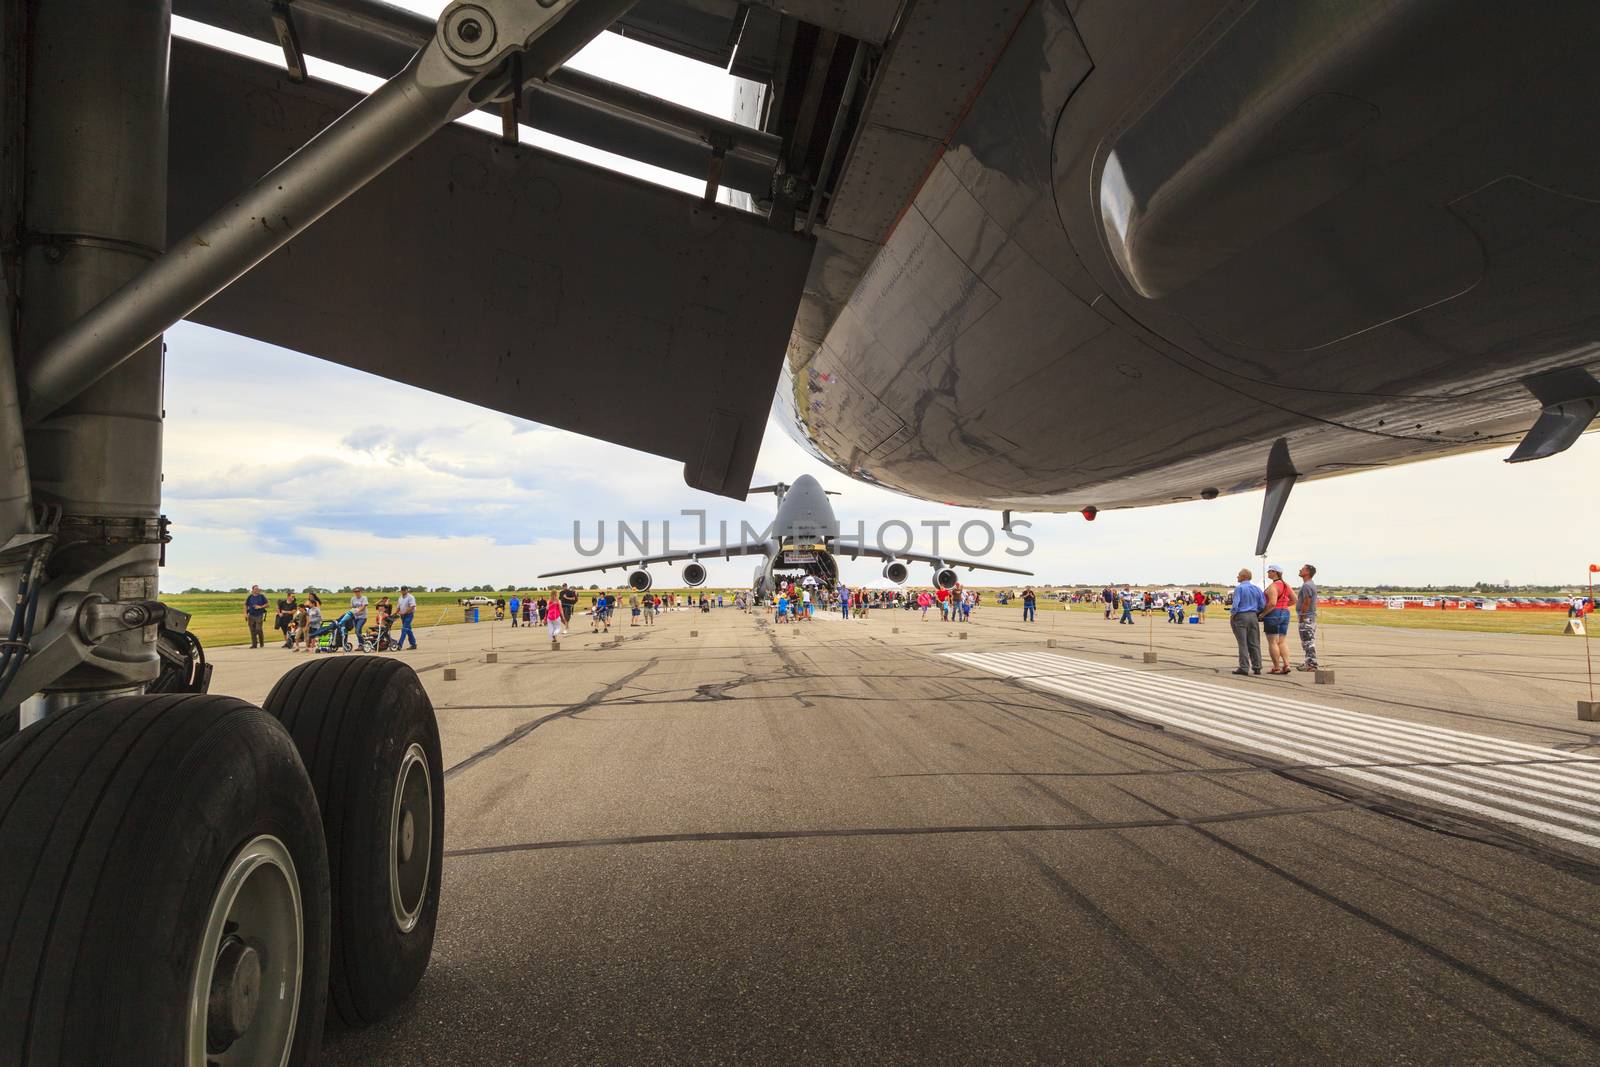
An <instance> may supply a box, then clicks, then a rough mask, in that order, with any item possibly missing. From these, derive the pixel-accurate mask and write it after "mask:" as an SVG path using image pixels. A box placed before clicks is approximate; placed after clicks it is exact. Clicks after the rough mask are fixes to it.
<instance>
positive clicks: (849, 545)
mask: <svg viewBox="0 0 1600 1067" xmlns="http://www.w3.org/2000/svg"><path fill="white" fill-rule="evenodd" d="M835 548H836V549H837V551H838V553H839V554H840V555H846V556H850V557H851V558H854V557H856V556H869V557H871V558H873V559H897V560H899V561H900V562H902V563H932V564H936V565H937V564H940V563H943V564H944V565H945V566H947V567H966V568H967V569H968V570H978V569H982V570H986V571H1003V572H1005V573H1006V574H1026V575H1027V576H1028V577H1030V578H1031V577H1033V572H1032V571H1025V570H1019V569H1018V568H1016V567H1002V566H1000V565H999V564H997V563H985V562H984V561H983V560H981V559H960V558H958V557H956V556H930V555H928V554H926V553H923V552H886V551H884V550H883V549H881V548H879V547H878V546H876V545H868V544H862V543H861V542H858V541H840V542H838V543H837V544H836V545H835Z"/></svg>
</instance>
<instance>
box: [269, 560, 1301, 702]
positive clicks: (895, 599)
mask: <svg viewBox="0 0 1600 1067" xmlns="http://www.w3.org/2000/svg"><path fill="white" fill-rule="evenodd" d="M1316 573H1317V568H1316V567H1314V566H1313V565H1311V564H1309V563H1307V564H1305V565H1304V566H1302V567H1301V568H1300V570H1299V578H1300V585H1299V587H1298V588H1294V589H1291V588H1290V586H1289V583H1288V582H1287V581H1285V580H1284V574H1283V568H1282V567H1280V566H1279V565H1277V564H1271V565H1269V566H1268V567H1267V578H1268V582H1267V585H1266V587H1265V588H1263V587H1261V586H1258V585H1256V584H1255V583H1254V581H1252V578H1253V575H1252V574H1251V572H1250V570H1249V569H1248V568H1246V569H1242V570H1240V571H1239V574H1238V579H1237V580H1238V584H1237V585H1235V586H1234V588H1233V589H1232V591H1230V592H1228V593H1226V594H1222V595H1221V596H1219V595H1218V594H1216V593H1213V592H1208V591H1206V590H1204V589H1195V590H1192V591H1190V590H1181V591H1177V592H1172V591H1167V592H1155V591H1151V590H1145V591H1142V592H1141V591H1135V590H1133V589H1131V588H1129V587H1128V586H1126V585H1124V586H1117V585H1115V584H1111V585H1107V586H1105V587H1104V588H1103V589H1102V590H1101V591H1100V593H1099V594H1098V596H1099V600H1100V602H1101V604H1102V606H1103V609H1104V615H1105V618H1106V620H1107V621H1110V620H1111V619H1113V618H1115V619H1116V620H1117V622H1118V624H1124V625H1132V624H1133V613H1134V612H1136V611H1137V612H1140V613H1141V614H1142V615H1148V614H1150V613H1151V612H1157V613H1165V614H1166V617H1167V622H1169V623H1174V624H1178V625H1183V624H1184V623H1185V622H1188V621H1192V622H1194V623H1203V622H1205V619H1206V609H1207V608H1208V607H1209V606H1211V605H1212V604H1214V603H1217V602H1218V601H1219V600H1220V602H1221V603H1222V604H1223V605H1224V607H1225V608H1227V609H1228V610H1229V612H1230V616H1229V624H1230V626H1231V627H1232V630H1233V635H1234V638H1235V640H1236V643H1237V645H1238V652H1239V666H1238V667H1237V669H1235V670H1234V672H1233V673H1234V674H1239V675H1257V674H1261V673H1262V658H1261V646H1262V643H1263V637H1264V638H1265V644H1266V649H1267V656H1268V658H1269V659H1270V660H1271V663H1272V666H1271V668H1270V669H1269V670H1268V671H1267V673H1268V674H1289V673H1291V672H1292V671H1295V670H1300V671H1315V670H1316V669H1317V586H1316V582H1315V581H1314V579H1315V577H1316ZM329 595H330V597H331V596H332V594H329ZM1094 595H1095V594H1093V593H1092V592H1090V593H1074V594H1072V598H1073V599H1074V600H1080V601H1081V600H1089V599H1092V598H1093V597H1094ZM578 599H579V593H578V591H577V590H576V589H573V588H572V587H571V586H570V585H567V584H563V585H562V586H561V588H560V590H559V591H554V592H551V593H548V594H547V593H539V594H532V593H530V594H527V595H522V594H518V593H512V594H511V595H510V596H509V597H498V598H496V599H495V600H494V602H493V603H494V608H495V616H496V618H502V619H503V618H507V617H508V613H509V619H510V621H511V625H513V626H538V625H540V624H543V625H544V626H545V627H546V628H547V629H548V630H549V633H550V638H551V640H555V639H556V638H558V637H560V636H561V635H563V634H565V633H568V632H570V630H571V626H572V616H573V614H574V612H575V610H576V609H577V606H578ZM589 599H590V608H589V611H588V612H587V614H588V617H589V629H590V632H591V633H599V632H609V631H610V630H611V622H612V619H613V617H614V616H615V615H616V614H617V612H619V611H620V610H621V609H622V607H623V606H624V602H625V603H626V606H627V609H628V616H629V622H628V625H629V626H641V625H642V626H650V625H653V624H654V623H655V621H656V618H657V617H658V616H659V615H660V614H661V613H662V612H663V611H668V610H674V609H681V608H695V607H698V608H699V609H700V610H701V611H710V610H711V608H713V607H723V606H726V605H727V604H728V603H729V598H727V597H725V596H724V595H723V594H721V593H715V594H713V593H705V592H702V593H699V594H698V595H697V594H693V593H690V594H678V593H651V592H648V591H646V592H637V591H635V592H630V593H625V594H623V593H608V592H595V593H591V594H590V598H589ZM1013 599H1020V600H1021V601H1022V618H1023V621H1024V622H1034V621H1036V611H1037V606H1038V594H1037V593H1036V592H1035V591H1034V590H1033V588H1032V587H1031V586H1030V587H1028V588H1025V589H1023V590H1022V592H1021V593H1019V594H1014V595H1008V594H1002V595H1001V596H1000V597H999V602H1000V603H1001V604H1002V605H1004V604H1008V603H1010V602H1011V601H1012V600H1013ZM731 602H732V605H733V606H734V607H736V608H739V609H740V610H744V611H749V610H753V609H754V608H756V607H757V606H758V603H759V602H758V601H757V600H756V599H755V597H754V596H753V595H752V594H748V593H739V594H736V595H734V596H733V597H732V598H731ZM770 602H771V606H772V610H773V618H774V621H776V622H778V623H783V624H789V623H800V622H805V621H809V620H811V619H813V618H815V616H816V612H817V611H819V610H821V611H837V612H839V613H840V614H841V615H842V616H843V617H844V618H846V619H849V618H857V619H862V618H866V617H867V615H868V613H869V612H870V611H873V610H901V611H914V612H916V613H917V614H918V615H919V616H920V618H921V620H922V621H923V622H926V621H927V620H928V618H929V617H930V615H932V614H933V613H934V612H937V613H938V618H939V619H940V620H941V621H943V622H946V623H967V622H970V621H971V620H972V615H973V612H975V611H977V610H978V608H979V607H980V606H981V605H982V603H983V593H982V592H980V591H978V590H973V589H967V588H964V587H963V586H961V585H960V584H959V583H958V584H957V585H955V586H954V587H952V588H949V589H945V588H942V587H934V588H931V589H894V590H883V589H861V588H858V589H852V588H851V587H850V586H849V585H847V584H845V583H843V582H840V583H838V584H837V585H834V586H829V585H827V584H826V583H823V582H819V581H817V580H815V579H806V580H803V581H800V582H794V581H788V582H783V583H780V584H779V586H778V588H777V590H776V593H775V595H774V596H772V598H771V601H770ZM270 607H271V603H270V601H269V600H268V598H267V596H266V594H264V593H263V592H262V591H261V587H260V586H259V585H256V586H251V587H250V594H249V596H247V597H246V598H245V602H244V617H245V622H246V623H247V625H248V627H249V630H250V647H252V648H264V647H266V643H267V638H266V634H265V625H266V617H267V613H268V611H269V609H270ZM416 611H417V600H416V597H415V596H413V595H412V593H411V590H410V588H409V587H407V586H401V587H400V593H399V596H398V597H396V598H394V599H393V600H391V599H390V598H389V597H388V596H387V595H382V596H379V597H378V599H377V601H376V602H372V601H370V600H369V598H368V597H367V595H366V592H365V590H363V589H362V588H360V587H359V586H358V587H356V588H355V589H353V590H352V591H351V594H350V601H349V605H348V606H347V607H344V608H343V609H342V610H339V611H338V614H337V615H334V614H333V610H332V609H329V608H326V607H325V606H324V604H323V600H322V597H321V595H320V594H318V593H316V592H315V591H307V592H306V593H305V594H303V595H297V594H296V593H295V592H294V591H293V590H285V591H284V593H283V596H282V597H281V598H279V600H278V602H277V612H276V616H275V620H274V623H273V626H274V628H275V629H276V630H277V631H278V632H279V634H280V635H281V638H282V642H283V646H282V647H284V648H286V649H291V650H294V651H299V652H312V651H363V652H387V651H395V652H398V651H401V650H402V649H405V648H412V649H414V648H416V647H417V638H416V634H415V633H414V632H413V630H412V625H413V622H414V620H415V617H416ZM1291 613H1292V615H1293V618H1294V620H1295V621H1296V624H1297V633H1298V636H1299V639H1300V647H1301V650H1302V657H1301V662H1300V663H1299V664H1297V665H1293V666H1291V664H1290V658H1291V657H1290V655H1289V650H1288V633H1289V623H1290V619H1291ZM1191 616H1192V618H1191ZM369 619H370V622H369ZM396 627H398V632H396Z"/></svg>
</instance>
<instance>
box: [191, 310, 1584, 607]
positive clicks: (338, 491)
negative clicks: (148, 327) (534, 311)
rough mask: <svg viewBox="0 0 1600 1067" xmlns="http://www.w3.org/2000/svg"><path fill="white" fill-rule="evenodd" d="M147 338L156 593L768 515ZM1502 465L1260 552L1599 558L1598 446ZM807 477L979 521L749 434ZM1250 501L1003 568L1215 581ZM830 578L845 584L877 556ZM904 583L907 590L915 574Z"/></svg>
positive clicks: (1409, 579)
mask: <svg viewBox="0 0 1600 1067" xmlns="http://www.w3.org/2000/svg"><path fill="white" fill-rule="evenodd" d="M168 347H169V353H168V371H167V383H168V385H167V388H168V417H167V429H166V446H167V447H166V472H167V478H166V483H165V484H166V493H165V496H166V510H167V513H168V514H169V515H170V516H171V517H172V518H173V520H174V523H175V528H174V533H175V534H176V536H177V540H176V542H175V543H174V544H173V546H172V549H171V551H170V552H169V554H168V559H169V565H168V568H167V573H166V575H165V576H164V578H163V585H164V587H165V588H167V589H169V590H171V589H181V588H185V587H187V586H191V585H201V586H226V587H232V586H237V585H241V584H247V583H249V582H252V581H261V582H263V583H264V584H270V585H282V584H285V583H290V584H295V585H303V584H305V583H307V582H316V583H319V584H327V585H343V584H347V583H349V582H354V581H365V582H379V581H400V580H406V581H426V582H428V583H430V584H448V585H462V584H478V583H480V582H485V581H488V582H494V583H496V584H499V583H508V582H524V583H532V581H533V576H534V575H535V574H537V573H539V572H541V571H546V570H552V569H556V568H561V567H566V566H574V565H579V564H581V563H583V562H586V559H585V557H583V556H580V555H579V554H578V552H577V551H576V550H575V549H574V548H573V546H572V524H573V522H574V520H580V521H581V523H582V538H583V542H584V543H585V544H586V545H592V544H593V540H594V536H595V530H596V522H597V521H598V520H602V519H604V520H606V522H607V533H608V540H610V541H611V542H612V544H611V548H615V537H616V533H615V525H614V524H615V522H616V521H617V520H619V519H620V520H626V521H628V522H629V523H630V524H632V525H633V526H634V527H635V528H637V527H639V526H640V525H641V524H642V523H643V522H645V521H647V520H648V521H650V523H651V526H652V529H653V530H654V531H656V536H659V531H660V522H661V520H663V519H666V520H669V521H671V522H672V524H673V544H674V547H688V541H690V540H692V539H693V535H694V533H695V531H694V525H695V524H694V521H693V520H691V519H686V518H683V517H682V516H680V514H679V512H680V510H681V509H685V508H691V509H704V510H706V511H707V513H708V518H709V521H710V524H711V527H710V528H711V531H712V534H713V538H715V536H716V534H715V531H716V529H717V522H718V521H719V520H726V521H727V522H728V523H729V526H730V530H731V531H735V532H736V531H738V529H739V524H740V522H741V521H748V522H750V523H751V524H752V525H754V526H756V527H758V528H759V527H764V526H765V525H766V523H767V522H768V521H769V520H770V518H771V515H772V502H771V498H770V497H754V498H752V499H751V501H749V502H748V503H740V502H737V501H728V500H723V499H721V498H719V497H713V496H711V495H709V494H706V493H701V492H698V491H695V490H691V489H689V488H687V487H686V486H685V485H684V484H683V475H682V470H681V467H680V465H679V464H678V463H676V462H674V461H671V460H666V459H661V458H658V457H654V456H648V455H645V454H643V453H639V452H633V451H630V450H628V449H625V448H620V447H618V446H615V445H609V444H605V443H602V442H599V441H593V440H590V439H587V438H583V437H579V436H577V435H575V434H570V433H566V432H564V431H560V430H555V429H551V428H549V427H546V426H539V425H536V424H533V423H528V422H524V421H522V420H518V419H513V418H510V417H508V416H505V415H500V414H497V413H494V412H490V411H486V410H484V409H481V408H477V407H474V406H472V405H470V404H465V403H462V402H460V401H456V400H451V399H449V398H445V397H439V396H436V395H433V394H430V393H426V392H423V391H422V390H419V389H414V388H411V387H409V386H405V385H400V384H398V383H395V382H391V381H388V380H386V379H382V378H377V377H373V376H371V375H367V374H363V373H360V372H358V371H352V370H348V369H345V368H342V367H338V366H335V365H333V364H330V363H326V362H324V361H321V360H315V359H311V358H309V357H306V356H301V355H297V354H295V353H291V352H286V351H283V350H281V349H277V348H273V347H271V346H269V345H264V344H260V343H257V342H254V341H249V340H245V339H242V338H238V337H233V336H230V335H228V334H223V333H219V332H217V331H214V330H210V329H207V328H205V327H202V326H196V325H193V324H189V323H183V324H180V325H179V326H177V327H175V328H174V329H173V330H172V331H171V332H170V333H169V334H168ZM1501 460H1502V457H1501V456H1500V455H1499V454H1498V453H1482V454H1478V455H1472V456H1462V457H1455V458H1451V459H1444V460H1436V461H1433V462H1430V463H1419V464H1413V465H1410V466H1406V467H1398V468H1393V469H1389V470H1383V471H1374V472H1367V473H1362V474H1356V475H1351V476H1348V477H1344V478H1335V479H1327V480H1323V481H1317V482H1308V483H1304V484H1302V485H1300V486H1299V487H1297V488H1296V489H1295V492H1294V497H1293V499H1292V500H1291V501H1290V504H1289V508H1288V511H1287V513H1286V515H1285V516H1284V519H1283V522H1282V524H1281V526H1280V527H1279V530H1278V534H1277V538H1276V541H1275V544H1276V546H1277V549H1276V550H1275V552H1274V555H1277V556H1282V557H1284V562H1285V563H1287V564H1292V563H1294V562H1298V561H1301V560H1305V559H1312V560H1315V561H1316V563H1317V564H1318V566H1319V567H1320V568H1321V570H1322V573H1323V575H1324V576H1325V577H1326V579H1327V580H1328V582H1330V583H1335V584H1340V583H1347V582H1348V583H1369V584H1371V583H1378V582H1394V583H1418V584H1425V583H1447V582H1472V581H1477V580H1480V579H1483V580H1500V579H1510V580H1512V581H1517V582H1522V581H1540V582H1563V581H1579V580H1581V578H1582V575H1583V573H1584V568H1585V567H1586V565H1587V564H1588V563H1589V562H1590V557H1591V556H1597V555H1600V551H1597V550H1596V549H1595V548H1594V543H1593V537H1592V531H1593V530H1594V528H1595V525H1596V522H1597V520H1600V503H1597V502H1596V499H1595V495H1594V494H1593V493H1592V492H1589V491H1586V490H1585V488H1584V487H1585V486H1588V485H1592V484H1593V482H1594V478H1593V472H1594V470H1595V466H1596V461H1597V460H1600V436H1596V435H1589V436H1586V437H1584V438H1583V439H1582V440H1580V441H1579V442H1578V444H1577V445H1575V446H1574V447H1573V448H1572V449H1571V450H1570V451H1569V452H1567V453H1566V454H1564V455H1561V456H1557V457H1554V458H1552V459H1548V460H1542V461H1540V462H1538V463H1533V464H1522V465H1518V466H1515V467H1512V466H1509V465H1507V464H1505V463H1503V462H1501ZM805 473H810V474H813V475H814V476H816V477H817V478H818V479H819V480H820V481H822V483H823V484H824V485H825V486H826V487H828V488H830V489H837V490H840V491H841V492H842V494H843V495H841V496H839V497H837V498H835V500H834V503H835V507H836V509H837V511H838V514H839V517H840V519H841V521H842V522H843V523H844V524H845V525H846V527H847V528H848V527H851V526H853V524H854V523H855V522H856V521H857V520H862V521H865V522H867V524H868V530H869V532H870V531H872V530H875V529H876V526H877V524H879V523H881V522H883V521H885V520H889V519H900V520H903V521H906V522H909V523H911V524H912V525H913V526H914V527H918V528H919V542H920V544H919V547H922V548H927V547H929V533H928V531H927V530H926V529H924V528H921V526H920V524H921V523H923V522H924V521H938V520H945V521H949V522H951V523H952V526H951V527H948V528H947V531H948V530H953V529H954V528H955V527H957V526H959V525H960V524H961V523H962V522H965V521H967V520H968V519H971V518H981V519H986V520H990V521H996V522H997V521H998V516H996V515H994V514H993V513H989V512H978V511H973V510H971V509H964V508H951V507H946V506H944V505H940V504H930V503H927V502H923V501H916V500H911V499H908V498H906V497H903V496H900V495H899V494H896V493H893V492H890V491H888V490H885V489H882V488H879V487H876V486H871V485H866V484H863V483H859V482H854V481H850V480H849V479H846V478H843V477H841V476H839V475H837V474H835V473H833V472H832V471H830V470H828V469H827V468H825V467H823V465H822V464H820V463H818V462H817V461H816V460H815V459H813V458H812V457H811V456H810V454H809V453H807V452H806V451H805V450H804V449H803V448H801V447H800V446H799V445H798V444H796V443H795V442H794V441H792V440H791V439H790V438H789V437H788V436H787V435H785V434H784V433H783V432H782V431H781V430H779V429H777V428H776V427H775V426H773V427H770V428H769V431H768V433H767V436H766V440H765V442H764V444H763V447H762V451H761V455H760V458H759V460H758V463H757V470H756V478H757V481H758V482H768V481H793V480H794V479H795V478H796V477H797V476H799V475H800V474H805ZM1260 506H1261V495H1260V494H1259V493H1252V494H1247V495H1244V496H1238V497H1224V498H1222V499H1220V500H1215V501H1210V502H1203V501H1197V502H1192V503H1186V504H1174V505H1170V506H1167V507H1160V508H1147V509H1140V510H1136V511H1113V512H1102V513H1101V515H1100V517H1099V518H1098V519H1097V520H1096V521H1095V522H1093V523H1090V522H1085V521H1084V520H1083V519H1082V518H1081V517H1079V516H1077V515H1028V516H1021V517H1022V518H1025V519H1027V520H1028V521H1031V522H1032V523H1033V528H1032V529H1031V530H1030V531H1029V535H1030V536H1031V537H1032V538H1033V539H1034V541H1035V542H1036V543H1037V546H1038V547H1037V551H1036V552H1035V553H1034V554H1033V556H1031V557H1030V560H1031V562H1029V563H1025V564H1023V566H1030V567H1032V568H1033V569H1034V570H1035V571H1036V572H1037V573H1038V574H1039V576H1040V578H1041V579H1043V580H1049V581H1074V582H1091V583H1099V582H1104V581H1109V580H1118V581H1138V582H1152V583H1154V582H1168V581H1172V582H1192V581H1200V580H1210V581H1216V580H1219V579H1222V578H1226V577H1227V576H1228V575H1230V574H1231V573H1232V572H1233V571H1234V570H1235V569H1236V568H1237V567H1239V566H1240V565H1242V564H1247V563H1250V562H1251V561H1250V559H1249V558H1248V554H1249V552H1250V549H1251V547H1252V546H1253V544H1254V540H1255V531H1256V524H1257V521H1258V518H1259V509H1260ZM945 536H946V538H947V539H948V538H949V537H950V534H949V533H948V532H946V534H945ZM948 543H949V542H948V540H947V541H946V544H948ZM629 551H631V549H630V550H629ZM623 554H625V553H623ZM610 555H611V553H610V551H609V550H608V552H607V553H606V555H605V556H604V557H602V558H610ZM992 558H994V559H995V560H996V561H997V562H1002V563H1004V562H1009V560H1007V559H1005V558H1002V557H1000V556H995V557H992ZM711 567H712V581H713V582H716V583H719V584H733V585H737V584H743V583H744V582H745V581H746V580H748V578H749V575H750V571H751V569H752V563H751V562H749V561H746V560H734V561H732V562H720V561H719V562H716V563H713V564H712V565H711ZM845 570H846V575H847V577H848V578H849V579H850V580H853V581H863V580H866V579H869V578H871V577H873V576H875V575H876V574H877V571H878V567H877V565H875V564H872V563H869V562H866V561H860V562H857V563H854V564H849V563H847V564H846V568H845ZM614 574H615V572H613V575H614ZM913 576H914V578H916V579H917V580H924V581H925V580H926V576H925V575H924V574H923V573H921V568H919V569H918V570H917V571H916V572H914V575H913ZM667 578H668V575H667V574H665V573H664V574H663V575H662V578H661V579H660V580H662V581H665V580H667ZM997 580H998V579H997Z"/></svg>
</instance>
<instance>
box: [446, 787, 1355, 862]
mask: <svg viewBox="0 0 1600 1067" xmlns="http://www.w3.org/2000/svg"><path fill="white" fill-rule="evenodd" d="M1366 807H1368V805H1367V804H1366V803H1364V802H1362V801H1355V800H1347V801H1340V802H1337V803H1334V804H1315V805H1308V806H1303V807H1289V808H1261V809H1256V810H1252V811H1230V812H1222V813H1220V814H1217V815H1195V816H1190V817H1183V816H1171V817H1167V818H1160V819H1117V820H1106V821H1093V822H1066V823H1060V822H1056V823H1002V824H998V825H992V826H984V825H969V826H867V827H856V828H844V829H824V830H724V831H712V832H707V833H682V834H639V835H630V836H626V837H590V838H578V839H574V840H569V841H528V842H522V843H518V844H512V845H480V846H478V847H476V848H451V849H446V850H445V853H444V854H445V856H446V857H448V858H457V857H462V856H489V855H496V854H500V853H506V852H543V851H547V850H551V849H562V848H604V847H608V846H615V845H660V844H678V843H685V842H716V841H791V840H802V839H807V838H829V837H926V836H931V835H939V834H1032V833H1062V832H1068V831H1089V830H1150V829H1161V828H1164V827H1174V826H1179V827H1195V826H1205V825H1209V824H1211V823H1229V822H1246V821H1249V820H1253V819H1274V818H1287V817H1292V816H1297V815H1324V814H1329V813H1333V812H1344V811H1353V810H1359V809H1364V808H1366Z"/></svg>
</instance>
